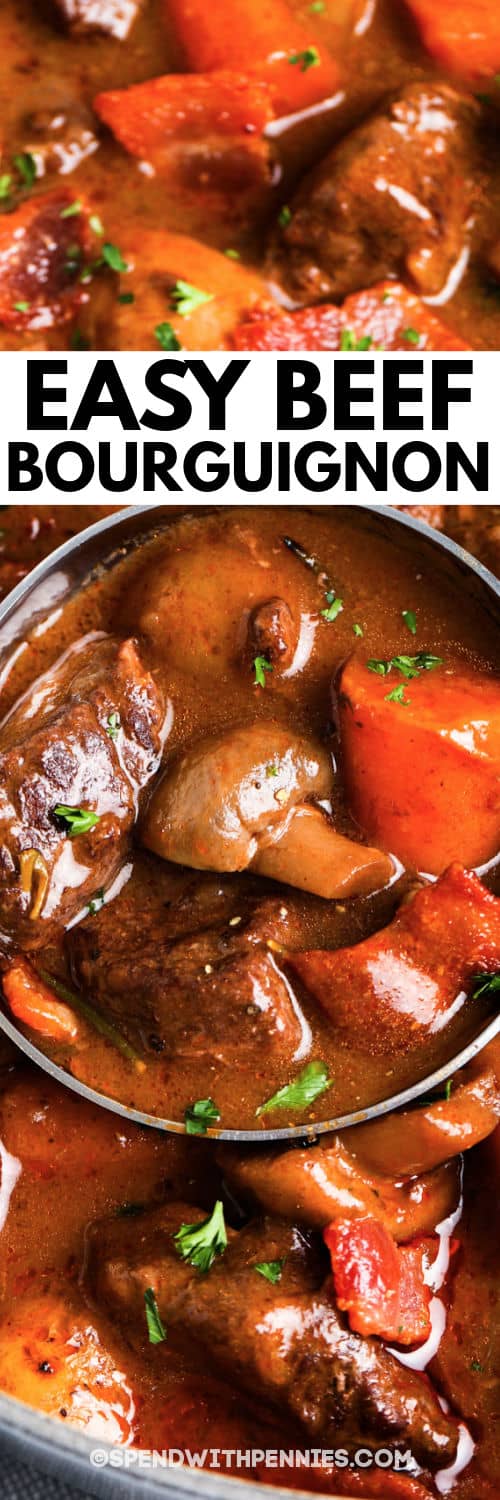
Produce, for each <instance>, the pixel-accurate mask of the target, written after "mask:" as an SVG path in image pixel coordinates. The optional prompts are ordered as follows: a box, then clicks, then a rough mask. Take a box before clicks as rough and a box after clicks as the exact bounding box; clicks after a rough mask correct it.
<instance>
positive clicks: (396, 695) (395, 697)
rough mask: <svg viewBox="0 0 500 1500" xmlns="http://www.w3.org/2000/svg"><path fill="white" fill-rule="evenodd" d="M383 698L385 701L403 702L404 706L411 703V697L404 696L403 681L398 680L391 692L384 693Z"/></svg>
mask: <svg viewBox="0 0 500 1500" xmlns="http://www.w3.org/2000/svg"><path fill="white" fill-rule="evenodd" d="M385 699H386V702H387V703H403V704H404V707H405V708H407V706H408V704H409V703H411V698H405V685H404V682H400V683H399V686H398V687H395V688H393V689H392V693H386V694H385Z"/></svg>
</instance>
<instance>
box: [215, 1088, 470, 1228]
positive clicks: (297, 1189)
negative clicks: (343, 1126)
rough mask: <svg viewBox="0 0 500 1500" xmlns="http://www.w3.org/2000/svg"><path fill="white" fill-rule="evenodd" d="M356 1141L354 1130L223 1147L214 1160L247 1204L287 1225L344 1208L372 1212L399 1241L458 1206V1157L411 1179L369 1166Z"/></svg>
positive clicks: (313, 1221)
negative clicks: (285, 1143) (260, 1146)
mask: <svg viewBox="0 0 500 1500" xmlns="http://www.w3.org/2000/svg"><path fill="white" fill-rule="evenodd" d="M392 1118H393V1129H394V1133H395V1138H396V1140H397V1138H398V1130H397V1126H396V1127H394V1117H392ZM398 1118H399V1117H398ZM366 1129H367V1131H368V1130H369V1127H368V1126H367V1127H366ZM356 1139H357V1138H356ZM356 1139H354V1136H353V1132H352V1131H351V1132H350V1133H349V1134H348V1135H346V1134H341V1135H335V1136H321V1138H320V1140H319V1141H317V1143H316V1144H315V1145H310V1146H300V1147H288V1148H287V1149H285V1150H280V1149H278V1148H277V1149H276V1150H274V1151H261V1150H258V1151H252V1152H250V1151H246V1152H245V1153H244V1154H243V1153H242V1152H241V1151H239V1150H237V1149H235V1148H234V1147H233V1146H224V1147H221V1148H220V1150H219V1153H218V1160H219V1162H220V1165H221V1167H222V1169H223V1172H224V1174H225V1177H226V1179H227V1181H228V1183H229V1186H230V1188H231V1191H232V1193H233V1194H234V1195H235V1197H236V1198H237V1199H238V1201H239V1202H241V1203H242V1204H243V1205H244V1206H246V1205H249V1206H250V1207H253V1208H254V1209H255V1207H256V1206H259V1207H260V1209H261V1210H263V1211H264V1212H265V1213H272V1212H274V1213H278V1214H280V1215H282V1216H283V1218H285V1219H291V1220H292V1222H294V1221H295V1220H296V1219H298V1218H300V1220H301V1221H302V1222H303V1223H305V1224H309V1225H310V1226H311V1228H313V1229H324V1227H325V1225H326V1224H331V1223H332V1221H333V1220H334V1219H336V1218H341V1217H343V1216H344V1215H345V1213H346V1212H348V1213H349V1214H350V1215H351V1216H352V1215H354V1214H355V1215H356V1216H357V1217H364V1216H365V1215H366V1214H369V1215H370V1216H371V1217H372V1218H377V1219H378V1220H379V1222H380V1223H381V1224H383V1226H384V1228H385V1229H387V1230H388V1231H389V1233H390V1234H392V1235H393V1236H394V1239H396V1240H398V1241H400V1240H403V1241H404V1240H408V1239H412V1238H413V1237H414V1236H415V1235H418V1234H426V1233H428V1232H429V1230H432V1229H434V1228H435V1226H436V1224H439V1223H440V1222H441V1220H442V1219H446V1218H447V1216H448V1214H450V1213H451V1212H452V1210H453V1209H454V1208H456V1206H457V1203H458V1198H459V1192H460V1173H459V1167H458V1164H457V1163H456V1162H453V1163H452V1162H450V1163H447V1164H445V1165H443V1167H441V1168H440V1169H439V1170H438V1171H434V1172H425V1173H423V1174H421V1175H420V1176H419V1177H417V1176H415V1177H413V1178H410V1176H409V1175H407V1174H406V1173H404V1172H403V1169H399V1170H398V1167H396V1168H395V1169H394V1173H393V1175H392V1176H388V1175H387V1174H386V1173H384V1172H383V1171H382V1170H381V1171H376V1170H375V1169H374V1168H372V1167H370V1166H367V1165H366V1164H365V1163H364V1161H363V1157H362V1154H361V1156H359V1155H358V1154H357V1153H356V1151H355V1150H351V1147H354V1148H355V1146H356ZM451 1149H452V1148H451V1147H450V1150H451Z"/></svg>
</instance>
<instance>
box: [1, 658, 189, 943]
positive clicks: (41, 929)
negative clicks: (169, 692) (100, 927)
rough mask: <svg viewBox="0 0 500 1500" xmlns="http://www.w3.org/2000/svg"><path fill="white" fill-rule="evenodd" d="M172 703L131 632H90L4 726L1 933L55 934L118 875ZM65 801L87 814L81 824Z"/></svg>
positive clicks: (36, 937) (35, 938)
mask: <svg viewBox="0 0 500 1500" xmlns="http://www.w3.org/2000/svg"><path fill="white" fill-rule="evenodd" d="M164 719H165V708H164V702H163V698H162V695H161V693H160V692H159V690H158V688H157V686H156V683H155V682H154V679H153V678H152V677H151V675H150V673H149V672H148V671H147V670H146V669H145V667H144V665H143V663H142V661H141V658H140V656H139V653H138V649H137V646H136V643H135V642H134V641H132V640H128V641H124V642H121V643H119V642H117V641H115V640H113V639H112V638H105V639H100V640H97V641H96V640H93V641H92V642H91V643H89V644H87V645H85V646H84V648H83V650H72V651H70V652H69V654H68V656H67V657H66V658H64V659H63V662H62V663H61V664H60V666H59V667H58V668H55V669H53V670H52V671H50V672H49V673H47V675H46V677H45V678H42V679H41V680H40V681H39V682H38V683H35V685H34V686H33V688H31V689H30V691H29V692H28V694H27V696H26V697H25V698H24V699H22V700H21V703H20V705H19V707H18V708H17V709H16V710H15V712H14V713H13V714H12V715H11V716H10V718H8V719H7V720H6V722H5V724H4V725H3V727H2V730H1V733H0V892H1V922H0V930H1V935H2V937H3V939H4V940H9V939H15V940H16V941H18V942H20V943H22V945H23V947H25V948H28V949H29V948H37V947H39V946H40V945H41V944H44V943H46V942H47V941H48V939H49V937H51V936H52V935H53V934H54V932H55V930H57V929H60V928H62V927H63V926H64V925H65V924H66V923H67V922H69V921H70V920H71V918H72V917H74V916H75V915H76V913H77V911H78V910H79V909H80V908H81V907H82V906H83V905H84V904H85V902H86V901H88V899H89V897H90V896H92V895H93V893H94V892H95V890H96V889H97V888H99V887H101V886H105V885H106V884H107V883H108V881H109V880H110V879H111V878H112V877H113V875H114V874H115V873H116V871H117V869H118V868H119V866H120V863H121V862H122V860H123V858H124V854H125V850H126V848H127V840H128V835H129V834H130V830H131V828H132V826H133V824H134V822H135V818H136V816H137V799H138V793H139V791H140V790H141V788H142V787H143V786H145V785H146V783H147V782H148V781H149V779H150V777H151V776H152V774H153V772H154V771H155V770H156V768H157V766H158V763H159V757H160V752H161V748H162V738H163V727H164ZM58 806H61V807H66V808H67V809H69V814H71V811H72V810H73V811H75V810H78V811H80V812H83V813H84V814H87V815H89V816H84V818H83V828H82V831H79V828H78V824H79V823H81V822H82V819H81V818H77V821H76V825H75V823H74V820H72V818H71V816H69V817H68V816H65V815H64V814H62V815H57V814H56V812H55V808H56V807H58Z"/></svg>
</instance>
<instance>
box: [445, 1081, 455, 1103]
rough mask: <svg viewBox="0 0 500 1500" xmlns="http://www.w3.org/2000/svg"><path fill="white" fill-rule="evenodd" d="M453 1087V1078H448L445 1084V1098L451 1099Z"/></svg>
mask: <svg viewBox="0 0 500 1500" xmlns="http://www.w3.org/2000/svg"><path fill="white" fill-rule="evenodd" d="M452 1088H453V1079H452V1078H448V1079H447V1082H446V1083H445V1086H444V1097H445V1099H451V1091H452Z"/></svg>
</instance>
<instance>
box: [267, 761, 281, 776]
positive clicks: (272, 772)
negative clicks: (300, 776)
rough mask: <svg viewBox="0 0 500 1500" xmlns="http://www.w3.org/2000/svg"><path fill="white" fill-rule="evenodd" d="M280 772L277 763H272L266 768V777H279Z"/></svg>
mask: <svg viewBox="0 0 500 1500" xmlns="http://www.w3.org/2000/svg"><path fill="white" fill-rule="evenodd" d="M278 770H279V767H278V766H277V765H276V762H275V761H270V762H269V765H268V766H266V776H277V775H278Z"/></svg>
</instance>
